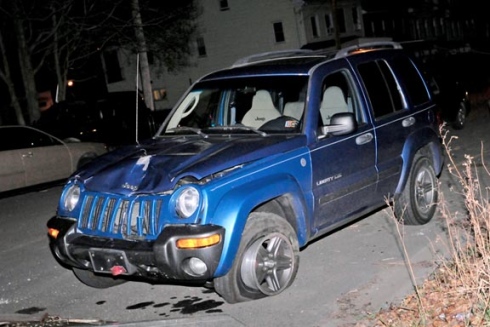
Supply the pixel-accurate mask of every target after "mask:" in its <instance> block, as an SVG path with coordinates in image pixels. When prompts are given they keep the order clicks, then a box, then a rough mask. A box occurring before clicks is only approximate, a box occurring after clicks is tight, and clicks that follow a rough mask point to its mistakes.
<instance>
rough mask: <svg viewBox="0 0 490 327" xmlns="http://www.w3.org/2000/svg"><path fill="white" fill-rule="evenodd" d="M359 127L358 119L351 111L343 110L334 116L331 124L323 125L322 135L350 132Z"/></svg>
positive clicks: (338, 134) (337, 134)
mask: <svg viewBox="0 0 490 327" xmlns="http://www.w3.org/2000/svg"><path fill="white" fill-rule="evenodd" d="M356 129H357V121H356V118H355V117H354V114H353V113H351V112H341V113H337V114H335V115H333V116H332V118H331V119H330V124H329V125H326V126H322V129H321V130H322V137H325V136H327V135H333V136H340V135H346V134H350V133H352V132H354V131H356Z"/></svg>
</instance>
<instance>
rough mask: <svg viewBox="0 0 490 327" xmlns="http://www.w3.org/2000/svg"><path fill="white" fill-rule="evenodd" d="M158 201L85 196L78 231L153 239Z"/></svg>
mask: <svg viewBox="0 0 490 327" xmlns="http://www.w3.org/2000/svg"><path fill="white" fill-rule="evenodd" d="M162 201H163V200H162V199H161V197H150V196H147V197H145V196H140V197H134V198H119V197H117V196H105V195H104V196H102V195H87V196H85V199H84V202H83V207H82V210H81V217H80V219H79V228H82V229H89V230H93V231H98V232H101V233H104V234H115V235H121V236H123V237H127V238H131V237H143V236H156V235H157V234H158V218H159V217H160V211H161V208H162Z"/></svg>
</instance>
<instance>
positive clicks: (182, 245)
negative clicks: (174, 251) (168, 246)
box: [176, 234, 221, 249]
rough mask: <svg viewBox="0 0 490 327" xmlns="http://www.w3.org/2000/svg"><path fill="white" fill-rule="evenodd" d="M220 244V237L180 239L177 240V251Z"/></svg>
mask: <svg viewBox="0 0 490 327" xmlns="http://www.w3.org/2000/svg"><path fill="white" fill-rule="evenodd" d="M219 242H221V236H220V235H219V234H214V235H211V236H208V237H204V238H181V239H179V240H177V244H176V245H177V248H179V249H197V248H205V247H207V246H211V245H215V244H218V243H219Z"/></svg>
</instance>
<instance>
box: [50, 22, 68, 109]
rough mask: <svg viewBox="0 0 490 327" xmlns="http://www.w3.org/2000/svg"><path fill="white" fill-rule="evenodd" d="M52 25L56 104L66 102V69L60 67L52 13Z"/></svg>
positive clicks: (55, 24) (55, 27) (55, 26)
mask: <svg viewBox="0 0 490 327" xmlns="http://www.w3.org/2000/svg"><path fill="white" fill-rule="evenodd" d="M51 19H52V23H53V30H54V33H53V59H54V67H55V70H56V81H57V82H58V83H57V90H56V99H54V100H55V101H56V102H60V101H64V100H66V82H67V80H66V69H64V66H65V65H63V68H62V67H61V65H60V64H61V60H60V51H59V39H58V30H57V25H58V22H57V20H56V14H55V13H53V16H52V18H51Z"/></svg>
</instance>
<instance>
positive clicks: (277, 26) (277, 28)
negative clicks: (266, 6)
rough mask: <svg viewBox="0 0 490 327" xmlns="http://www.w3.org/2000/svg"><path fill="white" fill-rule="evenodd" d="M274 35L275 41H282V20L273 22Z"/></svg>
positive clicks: (283, 38) (283, 39)
mask: <svg viewBox="0 0 490 327" xmlns="http://www.w3.org/2000/svg"><path fill="white" fill-rule="evenodd" d="M273 27H274V37H275V38H276V42H284V41H286V38H285V37H284V29H283V28H282V22H278V23H274V25H273Z"/></svg>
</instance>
